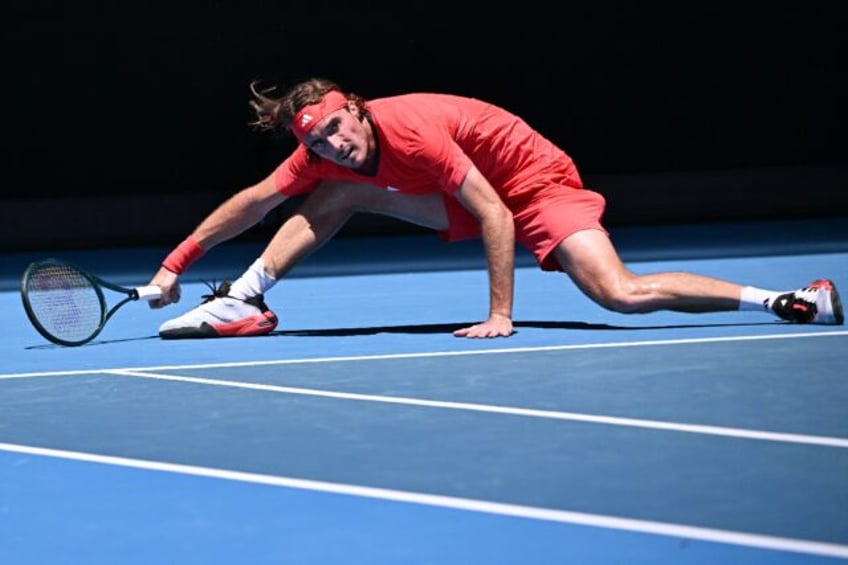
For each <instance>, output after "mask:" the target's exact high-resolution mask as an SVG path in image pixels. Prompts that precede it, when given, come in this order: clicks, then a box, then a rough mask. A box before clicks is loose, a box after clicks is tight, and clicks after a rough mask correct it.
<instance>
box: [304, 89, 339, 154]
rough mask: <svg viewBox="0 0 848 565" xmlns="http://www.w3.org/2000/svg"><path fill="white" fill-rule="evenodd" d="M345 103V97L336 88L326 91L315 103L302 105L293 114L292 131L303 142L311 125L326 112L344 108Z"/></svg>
mask: <svg viewBox="0 0 848 565" xmlns="http://www.w3.org/2000/svg"><path fill="white" fill-rule="evenodd" d="M346 104H347V98H346V97H345V95H344V94H342V93H341V92H339V91H338V90H331V91H329V92H327V93H326V94H325V95H324V96H322V97H321V100H319V101H318V102H316V103H315V104H311V105H309V106H304V107H303V108H301V109H300V111H298V113H297V114H295V115H294V119H293V120H292V123H291V130H292V133H294V135H295V137H297V138H298V139H299V140H300V141H301V142H303V140H304V138H305V137H306V134H307V133H309V130H311V129H312V126H314V125H315V124H317V123H318V122H320V121H321V120H322V119H323V118H324V117H325V116H326V115H327V114H329V113H331V112H335V111H336V110H338V109H340V108H344V107H345V105H346Z"/></svg>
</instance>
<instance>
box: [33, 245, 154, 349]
mask: <svg viewBox="0 0 848 565" xmlns="http://www.w3.org/2000/svg"><path fill="white" fill-rule="evenodd" d="M104 288H105V289H109V290H112V291H115V292H118V293H121V294H123V295H124V298H123V299H122V300H121V301H120V302H118V303H117V304H115V305H114V306H112V308H111V309H109V310H107V304H106V297H105V296H104V294H103V289H104ZM161 294H162V291H161V289H160V288H159V287H158V286H155V285H149V286H141V287H137V288H125V287H123V286H119V285H116V284H113V283H110V282H107V281H105V280H103V279H101V278H99V277H97V276H95V275H92V274H91V273H88V272H86V271H84V270H83V269H81V268H79V267H77V266H76V265H72V264H70V263H67V262H65V261H60V260H58V259H45V260H43V261H36V262H34V263H31V264H30V265H29V267H27V269H26V271H24V274H23V277H22V278H21V299H22V300H23V302H24V310H26V314H27V316H28V317H29V320H30V322H32V325H33V326H34V327H35V329H36V330H38V333H40V334H41V335H43V336H44V337H45V338H47V339H48V340H50V341H51V342H53V343H56V344H59V345H67V346H76V345H82V344H84V343H87V342H89V341H91V340H92V339H94V338H95V337H96V336H97V334H99V333H100V331H101V330H102V329H103V327H104V326H105V325H106V322H108V321H109V319H110V318H111V317H112V316H113V315H114V314H115V312H117V311H118V309H119V308H121V307H122V306H124V305H125V304H127V303H128V302H132V301H134V300H139V299H141V298H144V299H146V300H152V299H154V298H159V297H160V296H161Z"/></svg>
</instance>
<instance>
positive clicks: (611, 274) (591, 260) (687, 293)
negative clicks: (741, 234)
mask: <svg viewBox="0 0 848 565" xmlns="http://www.w3.org/2000/svg"><path fill="white" fill-rule="evenodd" d="M554 254H555V257H556V260H557V262H558V263H559V264H560V266H561V267H562V268H563V270H565V272H566V273H567V274H568V275H569V276H570V277H571V279H572V280H573V281H574V283H575V284H576V285H577V286H578V288H580V290H582V291H583V292H584V293H585V294H586V295H587V296H588V297H589V298H591V299H592V300H594V301H595V302H597V303H598V304H600V305H601V306H603V307H604V308H607V309H609V310H612V311H615V312H621V313H627V314H631V313H646V312H654V311H657V310H674V311H678V312H719V311H727V310H737V309H739V301H740V297H741V295H742V288H743V287H742V285H739V284H735V283H731V282H726V281H723V280H719V279H714V278H710V277H705V276H702V275H697V274H692V273H685V272H665V273H655V274H648V275H637V274H635V273H633V272H632V271H630V270H629V269H628V268H627V267H626V266H625V265H624V264H623V263H622V261H621V259H620V258H619V256H618V253H617V252H616V250H615V248H614V247H613V245H612V242H611V241H610V239H609V237H608V236H607V235H606V234H605V233H603V232H601V231H599V230H594V229H589V230H583V231H579V232H577V233H574V234H572V235H571V236H569V237H567V238H566V239H565V240H564V241H562V242H561V243H560V244H559V246H557V248H556V250H555V251H554Z"/></svg>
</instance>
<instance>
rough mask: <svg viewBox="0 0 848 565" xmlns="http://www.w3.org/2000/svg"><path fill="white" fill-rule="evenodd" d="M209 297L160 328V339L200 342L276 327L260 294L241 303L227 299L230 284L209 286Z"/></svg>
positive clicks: (260, 332) (272, 314)
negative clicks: (196, 340) (194, 340)
mask: <svg viewBox="0 0 848 565" xmlns="http://www.w3.org/2000/svg"><path fill="white" fill-rule="evenodd" d="M210 288H211V289H212V294H207V295H204V296H203V302H202V303H201V304H200V306H198V307H197V308H195V309H194V310H190V311H189V312H186V313H185V314H183V315H182V316H179V317H177V318H174V319H172V320H168V321H167V322H165V323H164V324H162V325H161V326H160V327H159V337H161V338H163V339H199V338H210V337H243V336H254V335H265V334H267V333H269V332H271V331H273V330H274V328H276V327H277V316H276V314H274V313H273V312H272V311H271V310H270V309H269V308H268V306H266V305H265V300H264V298H263V296H262V295H261V294H260V295H259V296H253V297H250V298H246V299H244V300H242V299H240V298H234V297H232V296H229V292H230V283H229V282H226V281H225V282H223V283H221V285H220V286H219V287H218V288H215V287H214V286H211V287H210Z"/></svg>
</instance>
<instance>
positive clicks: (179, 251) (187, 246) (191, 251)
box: [162, 236, 204, 275]
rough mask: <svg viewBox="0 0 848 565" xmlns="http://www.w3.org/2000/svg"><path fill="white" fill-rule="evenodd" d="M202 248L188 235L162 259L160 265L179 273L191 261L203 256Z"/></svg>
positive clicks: (186, 267) (181, 272)
mask: <svg viewBox="0 0 848 565" xmlns="http://www.w3.org/2000/svg"><path fill="white" fill-rule="evenodd" d="M203 253H204V251H203V248H202V247H200V244H199V243H197V240H196V239H194V237H193V236H188V237H187V238H185V240H183V242H182V243H180V244H179V245H178V246H177V247H176V248H175V249H174V250H173V251H171V253H169V254H168V256H167V257H166V258H165V260H164V261H162V266H163V267H165V268H166V269H168V270H169V271H171V272H172V273H174V274H177V275H181V274H183V272H184V271H185V270H186V269H188V268H189V267H190V266H191V264H192V263H194V262H195V261H197V260H198V259H200V258H201V257H203Z"/></svg>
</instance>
